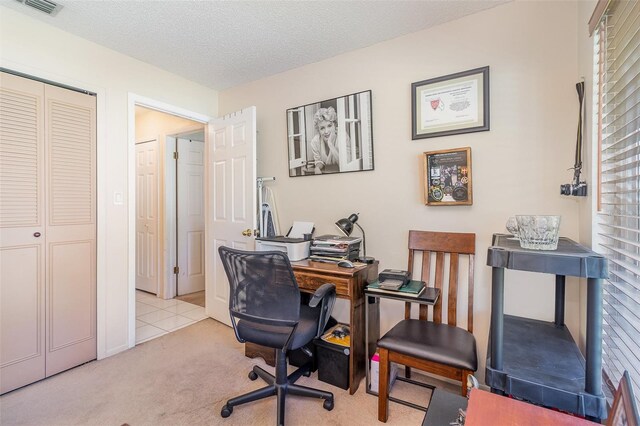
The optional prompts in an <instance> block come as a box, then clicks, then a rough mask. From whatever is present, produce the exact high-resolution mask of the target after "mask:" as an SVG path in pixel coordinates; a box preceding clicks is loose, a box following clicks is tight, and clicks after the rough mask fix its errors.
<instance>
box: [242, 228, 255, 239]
mask: <svg viewBox="0 0 640 426" xmlns="http://www.w3.org/2000/svg"><path fill="white" fill-rule="evenodd" d="M251 234H253V232H251V229H250V228H247V229H245V230H244V231H242V235H244V236H245V237H250V236H251Z"/></svg>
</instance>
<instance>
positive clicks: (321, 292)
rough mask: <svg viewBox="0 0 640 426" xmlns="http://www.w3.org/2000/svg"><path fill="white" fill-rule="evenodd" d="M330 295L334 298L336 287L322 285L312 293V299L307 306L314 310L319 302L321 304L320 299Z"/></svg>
mask: <svg viewBox="0 0 640 426" xmlns="http://www.w3.org/2000/svg"><path fill="white" fill-rule="evenodd" d="M331 294H333V295H334V296H335V294H336V286H335V285H333V284H322V285H321V286H320V287H318V289H317V290H316V291H315V293H313V297H311V300H310V301H309V306H311V307H312V308H315V307H316V306H318V304H319V303H320V302H322V299H324V298H325V297H327V296H330V295H331Z"/></svg>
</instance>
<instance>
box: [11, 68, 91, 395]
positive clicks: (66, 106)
mask: <svg viewBox="0 0 640 426" xmlns="http://www.w3.org/2000/svg"><path fill="white" fill-rule="evenodd" d="M95 135H96V101H95V97H94V96H90V95H86V94H82V93H78V92H75V91H71V90H67V89H62V88H59V87H55V86H51V85H47V84H45V83H41V82H38V81H34V80H30V79H26V78H22V77H17V76H14V75H10V74H6V73H0V393H5V392H8V391H11V390H13V389H16V388H18V387H21V386H24V385H26V384H29V383H31V382H34V381H36V380H39V379H42V378H44V377H47V376H50V375H53V374H56V373H59V372H60V371H63V370H66V369H69V368H71V367H74V366H76V365H79V364H82V363H84V362H87V361H90V360H92V359H95V358H96V201H95V200H96V193H95V191H96V186H95V181H96V179H95V169H96V167H95V165H96V155H95V153H96V149H95V141H96V137H95Z"/></svg>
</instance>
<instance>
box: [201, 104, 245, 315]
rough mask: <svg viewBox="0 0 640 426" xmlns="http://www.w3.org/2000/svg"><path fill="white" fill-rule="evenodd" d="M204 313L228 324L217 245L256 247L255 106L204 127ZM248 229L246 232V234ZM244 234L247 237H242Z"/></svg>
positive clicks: (224, 280)
mask: <svg viewBox="0 0 640 426" xmlns="http://www.w3.org/2000/svg"><path fill="white" fill-rule="evenodd" d="M206 194H207V221H208V222H207V225H208V226H207V246H206V247H207V253H206V256H207V273H206V282H207V286H206V288H207V290H206V298H207V302H206V305H207V314H208V315H209V316H211V317H213V318H214V319H216V320H218V321H220V322H222V323H224V324H227V325H231V321H230V318H229V285H228V282H227V277H226V275H225V273H224V268H223V267H222V263H221V262H220V256H219V255H218V247H220V246H223V245H224V246H229V247H234V248H238V249H244V250H253V249H254V239H253V236H252V235H253V230H254V229H255V226H256V211H257V210H256V108H255V107H249V108H245V109H243V110H242V111H238V112H235V113H233V114H229V115H227V116H225V117H222V118H218V119H215V120H212V121H211V122H210V123H209V126H208V129H207V188H206ZM247 230H249V232H250V233H249V235H246V234H247V232H246V231H247ZM243 232H244V233H245V235H243Z"/></svg>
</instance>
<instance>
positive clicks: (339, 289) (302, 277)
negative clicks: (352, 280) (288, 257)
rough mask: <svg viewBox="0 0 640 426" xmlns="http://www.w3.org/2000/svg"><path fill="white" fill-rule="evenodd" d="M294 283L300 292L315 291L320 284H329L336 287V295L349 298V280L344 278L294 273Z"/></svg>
mask: <svg viewBox="0 0 640 426" xmlns="http://www.w3.org/2000/svg"><path fill="white" fill-rule="evenodd" d="M295 276H296V281H298V287H300V289H301V290H306V291H311V292H314V291H316V290H317V289H318V288H319V287H320V286H321V285H322V284H326V283H331V284H334V285H335V286H336V294H337V295H338V296H342V297H349V280H348V279H344V278H336V277H328V276H326V275H316V274H307V273H300V272H296V273H295Z"/></svg>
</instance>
